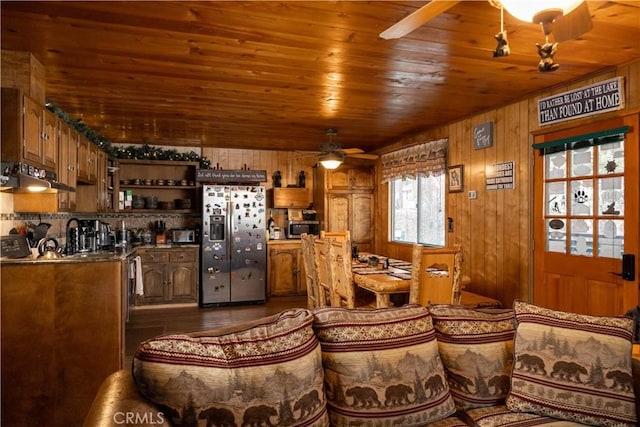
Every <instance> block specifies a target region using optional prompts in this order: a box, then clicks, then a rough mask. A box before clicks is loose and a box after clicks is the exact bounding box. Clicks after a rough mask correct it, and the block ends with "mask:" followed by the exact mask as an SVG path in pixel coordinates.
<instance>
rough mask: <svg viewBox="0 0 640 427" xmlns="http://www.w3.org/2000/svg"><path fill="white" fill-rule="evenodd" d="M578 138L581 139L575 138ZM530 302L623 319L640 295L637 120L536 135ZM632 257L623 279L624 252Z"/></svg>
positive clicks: (609, 122)
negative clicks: (631, 269) (629, 273)
mask: <svg viewBox="0 0 640 427" xmlns="http://www.w3.org/2000/svg"><path fill="white" fill-rule="evenodd" d="M577 136H578V137H577ZM542 145H544V148H541V149H539V150H536V154H535V156H534V173H535V177H534V183H535V185H534V187H535V188H534V212H535V223H534V241H535V245H534V301H535V303H536V304H538V305H542V306H545V307H549V308H553V309H557V310H564V311H571V312H577V313H584V314H591V315H621V314H624V313H625V312H626V311H627V310H629V309H631V308H635V307H636V306H637V305H638V302H639V295H638V259H637V257H638V222H639V217H638V210H639V209H638V206H639V203H638V199H639V198H640V197H639V190H638V184H637V183H638V182H639V179H640V177H639V172H638V164H639V163H640V154H639V151H640V150H639V149H638V116H637V115H634V116H629V117H626V118H618V119H612V120H608V121H604V122H599V123H594V124H591V125H589V126H584V127H580V128H575V129H569V130H564V131H559V132H554V133H550V134H547V135H541V136H538V137H536V146H542ZM623 253H625V254H633V255H635V257H636V259H635V269H636V273H635V278H634V280H623V278H622V277H620V276H619V275H618V273H620V272H622V254H623Z"/></svg>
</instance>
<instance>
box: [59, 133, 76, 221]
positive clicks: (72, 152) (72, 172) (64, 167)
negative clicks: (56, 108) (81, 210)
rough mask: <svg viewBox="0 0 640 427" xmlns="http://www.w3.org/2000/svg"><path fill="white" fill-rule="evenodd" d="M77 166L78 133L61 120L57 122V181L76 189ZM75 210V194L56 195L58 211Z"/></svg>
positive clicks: (62, 192) (71, 192)
mask: <svg viewBox="0 0 640 427" xmlns="http://www.w3.org/2000/svg"><path fill="white" fill-rule="evenodd" d="M77 164H78V133H77V132H76V131H75V130H74V129H72V128H71V127H69V126H68V125H67V124H66V123H65V122H63V121H62V120H59V121H58V181H60V182H61V183H62V184H65V185H68V186H69V187H71V188H76V183H77V176H76V173H77V172H76V168H77ZM75 208H76V193H75V192H73V191H61V192H59V193H58V210H59V211H61V212H73V211H75Z"/></svg>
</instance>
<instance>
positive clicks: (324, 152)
mask: <svg viewBox="0 0 640 427" xmlns="http://www.w3.org/2000/svg"><path fill="white" fill-rule="evenodd" d="M325 135H327V136H328V137H329V141H328V142H325V143H322V144H320V150H319V151H318V152H315V153H314V154H313V155H317V156H318V161H319V162H320V164H321V165H322V166H324V167H325V168H326V169H335V168H337V167H338V166H340V164H341V163H342V162H343V161H344V159H345V157H353V158H359V159H368V160H375V159H377V158H378V155H376V154H369V153H365V152H364V150H362V149H360V148H342V146H341V145H340V144H337V143H335V142H333V137H334V136H336V135H338V130H337V129H335V128H327V129H325Z"/></svg>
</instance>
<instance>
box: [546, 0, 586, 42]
mask: <svg viewBox="0 0 640 427" xmlns="http://www.w3.org/2000/svg"><path fill="white" fill-rule="evenodd" d="M591 28H593V22H592V21H591V13H590V12H589V6H588V5H587V2H586V1H583V2H582V3H580V4H579V5H578V6H577V7H576V8H575V9H573V10H572V11H571V12H569V13H567V14H566V15H564V16H562V17H561V18H558V20H557V21H556V22H555V23H554V24H553V37H554V39H555V41H557V42H564V41H567V40H572V39H577V38H578V37H580V36H581V35H583V34H584V33H586V32H587V31H589V30H591Z"/></svg>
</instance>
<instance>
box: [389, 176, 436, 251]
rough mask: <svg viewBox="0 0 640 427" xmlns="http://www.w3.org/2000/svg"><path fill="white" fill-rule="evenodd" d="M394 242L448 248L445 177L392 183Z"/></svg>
mask: <svg viewBox="0 0 640 427" xmlns="http://www.w3.org/2000/svg"><path fill="white" fill-rule="evenodd" d="M390 188H391V197H390V199H391V200H392V202H393V206H392V207H391V211H392V215H391V240H392V241H395V242H406V243H421V244H425V245H433V246H444V245H445V174H441V175H438V176H429V177H420V178H418V179H412V178H407V179H404V180H400V179H397V180H393V181H392V182H391V183H390Z"/></svg>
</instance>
